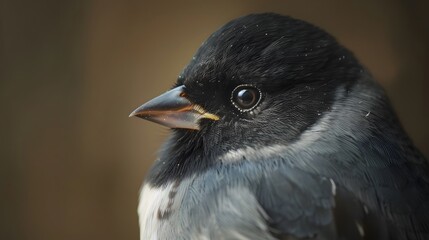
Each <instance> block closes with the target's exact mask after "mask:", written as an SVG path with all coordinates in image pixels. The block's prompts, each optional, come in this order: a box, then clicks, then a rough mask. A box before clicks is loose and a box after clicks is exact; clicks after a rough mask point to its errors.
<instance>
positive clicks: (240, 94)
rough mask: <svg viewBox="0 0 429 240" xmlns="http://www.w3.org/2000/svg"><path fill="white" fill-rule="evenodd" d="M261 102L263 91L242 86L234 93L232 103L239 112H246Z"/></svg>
mask: <svg viewBox="0 0 429 240" xmlns="http://www.w3.org/2000/svg"><path fill="white" fill-rule="evenodd" d="M260 100H261V91H259V89H257V88H255V87H253V86H248V85H241V86H238V87H236V88H235V89H234V91H232V96H231V101H232V103H233V104H234V106H235V107H237V108H238V110H240V111H243V112H246V111H250V110H252V109H253V108H255V107H256V105H258V103H259V101H260Z"/></svg>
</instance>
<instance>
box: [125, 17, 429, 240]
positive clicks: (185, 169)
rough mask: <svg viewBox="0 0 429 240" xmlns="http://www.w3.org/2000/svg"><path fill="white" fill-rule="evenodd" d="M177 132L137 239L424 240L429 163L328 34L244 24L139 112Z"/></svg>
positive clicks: (289, 25)
mask: <svg viewBox="0 0 429 240" xmlns="http://www.w3.org/2000/svg"><path fill="white" fill-rule="evenodd" d="M131 116H137V117H141V118H143V119H147V120H150V121H153V122H156V123H159V124H162V125H165V126H167V127H169V128H171V129H172V131H171V132H172V133H171V136H170V138H169V139H168V140H167V142H166V143H165V144H164V146H163V147H162V150H161V152H160V154H159V158H158V160H156V162H155V163H154V165H153V167H152V169H151V170H150V172H149V174H148V176H147V178H146V180H145V183H144V185H143V187H142V192H141V198H140V203H139V209H138V213H139V217H140V228H141V239H142V240H154V239H159V240H164V239H168V240H170V239H183V240H189V239H319V240H321V239H326V240H328V239H330V240H332V239H343V240H352V239H377V240H383V239H429V167H428V163H427V162H426V159H425V158H424V157H423V156H422V154H421V153H420V152H419V151H418V150H417V149H416V148H415V147H414V145H413V144H412V143H411V141H410V139H409V138H408V137H407V135H406V133H405V132H404V131H403V129H402V128H401V126H400V124H399V122H398V120H397V117H396V116H395V113H394V112H393V110H392V107H391V106H390V103H389V102H388V100H387V97H386V95H385V93H384V91H383V90H382V89H381V88H380V86H379V85H378V84H377V83H375V82H374V80H373V79H372V77H371V75H370V74H369V73H368V72H367V71H366V70H365V68H364V67H362V65H360V64H359V62H358V61H357V60H356V58H355V57H354V56H353V55H352V54H351V53H350V52H349V51H348V50H347V49H345V48H344V47H342V46H341V45H339V44H338V43H337V42H336V40H335V39H334V38H333V37H332V36H330V35H329V34H328V33H326V32H324V31H323V30H321V29H319V28H317V27H315V26H313V25H311V24H309V23H306V22H303V21H300V20H296V19H293V18H290V17H286V16H281V15H277V14H271V13H267V14H252V15H248V16H245V17H241V18H238V19H235V20H233V21H231V22H229V23H227V24H226V25H225V26H223V27H222V28H220V29H219V30H217V31H216V32H214V33H213V34H212V35H211V36H210V37H209V38H208V39H207V41H206V42H205V43H204V44H203V45H202V46H201V47H200V49H199V50H198V52H197V53H196V54H195V57H194V58H193V59H192V61H191V62H190V63H189V65H188V66H187V67H186V68H185V69H184V71H183V72H182V73H181V74H180V76H179V78H178V80H177V83H176V85H175V87H174V88H172V89H171V90H170V91H168V92H166V93H164V94H162V95H160V96H159V97H156V98H154V99H153V100H150V101H149V102H147V103H145V104H144V105H142V106H141V107H139V108H137V109H136V110H135V111H134V112H133V113H131Z"/></svg>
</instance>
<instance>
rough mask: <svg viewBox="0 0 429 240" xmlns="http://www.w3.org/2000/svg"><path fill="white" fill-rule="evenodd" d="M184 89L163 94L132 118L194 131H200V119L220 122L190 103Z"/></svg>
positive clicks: (137, 110)
mask: <svg viewBox="0 0 429 240" xmlns="http://www.w3.org/2000/svg"><path fill="white" fill-rule="evenodd" d="M184 89H185V86H183V85H182V86H179V87H176V88H174V89H172V90H170V91H168V92H166V93H164V94H161V95H160V96H158V97H156V98H154V99H152V100H150V101H149V102H147V103H145V104H143V105H141V106H140V107H138V108H137V109H136V110H134V111H133V112H132V113H131V114H130V117H133V116H136V117H139V118H143V119H146V120H149V121H152V122H156V123H159V124H161V125H164V126H167V127H169V128H186V129H194V130H199V129H200V125H199V120H200V119H203V118H206V119H211V120H214V121H217V120H219V117H218V116H216V115H214V114H211V113H208V112H206V111H205V110H204V108H203V107H201V106H200V105H197V104H193V103H192V102H191V101H189V100H188V99H187V98H186V94H185V92H184Z"/></svg>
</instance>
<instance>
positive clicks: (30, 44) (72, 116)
mask: <svg viewBox="0 0 429 240" xmlns="http://www.w3.org/2000/svg"><path fill="white" fill-rule="evenodd" d="M427 3H428V1H425V0H380V1H372V0H355V1H339V0H338V1H333V0H332V1H299V0H296V1H286V0H283V1H272V0H270V1H268V0H265V1H260V0H253V1H220V0H217V1H144V0H134V1H132V0H126V1H101V0H99V1H97V0H88V1H84V0H75V1H55V0H41V1H30V0H14V1H12V0H10V1H7V0H6V1H5V0H3V2H2V3H1V5H0V9H1V35H0V36H1V38H0V43H1V47H2V48H1V52H0V56H1V70H0V71H1V82H0V106H1V117H0V126H1V127H2V129H1V134H0V136H1V138H0V150H1V152H0V153H1V155H0V164H1V165H0V174H1V175H0V176H1V179H0V187H1V188H0V191H1V192H0V193H1V195H0V206H1V213H0V217H1V218H0V239H5V240H9V239H32V240H39V239H40V240H50V239H67V240H68V239H92V240H94V239H103V240H110V239H112V240H113V239H138V224H137V214H136V208H137V197H138V190H139V186H140V184H141V181H142V179H143V176H144V174H145V172H146V170H147V168H148V166H149V165H151V163H152V161H153V160H154V158H155V156H156V151H157V148H158V146H159V144H160V142H161V141H162V139H163V138H164V137H165V136H166V135H167V133H168V131H167V130H166V129H165V128H163V127H160V126H158V125H156V124H153V123H149V122H145V121H142V120H139V119H137V118H133V119H129V118H128V114H129V113H130V112H131V111H132V110H133V109H134V108H135V107H137V106H139V105H140V104H141V103H143V102H144V101H146V100H148V99H149V98H151V97H153V96H156V95H157V94H159V93H161V92H163V91H165V90H167V89H168V88H169V87H170V86H171V85H172V83H173V82H174V81H175V79H176V77H177V75H178V73H179V72H180V71H181V69H182V68H183V67H184V66H185V65H186V64H187V62H188V60H189V59H190V58H191V57H192V55H193V53H194V52H195V51H196V49H197V48H198V47H199V46H200V44H201V42H202V41H203V40H204V39H205V38H206V37H207V36H208V35H209V34H210V33H211V32H213V31H214V30H216V29H217V28H219V27H220V26H221V25H222V24H224V23H225V22H226V21H228V20H231V19H233V18H235V17H238V16H242V15H245V14H248V13H252V12H265V11H274V12H278V13H283V14H287V15H291V16H294V17H297V18H301V19H304V20H308V21H310V22H312V23H314V24H316V25H319V26H321V27H323V28H325V29H326V30H328V31H329V32H331V33H332V34H333V35H334V36H336V37H337V38H338V39H339V41H340V42H342V43H343V44H344V45H346V46H347V47H349V48H350V49H351V50H352V51H353V52H355V54H356V55H357V57H358V58H359V59H360V60H361V62H363V63H364V64H365V65H366V66H367V67H368V68H369V69H370V70H371V71H372V73H373V74H374V75H375V77H376V78H377V79H378V81H380V82H381V83H382V84H383V85H384V87H385V88H386V89H387V92H388V94H389V96H390V97H391V99H392V102H393V104H394V106H395V108H396V110H397V112H398V114H399V115H400V118H401V120H402V122H403V124H404V125H405V128H406V130H407V131H408V133H409V134H410V135H411V137H412V138H413V139H414V141H415V143H416V144H417V145H418V146H419V147H420V149H421V150H422V151H423V152H424V153H425V155H426V156H429V126H428V123H429V111H428V110H429V109H428V106H427V103H428V102H429V94H428V91H429V81H428V80H429V79H428V78H429V17H428V16H429V15H428V14H427V12H428V11H427V10H428V9H429V8H428V5H429V4H427Z"/></svg>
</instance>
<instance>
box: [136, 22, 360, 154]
mask: <svg viewBox="0 0 429 240" xmlns="http://www.w3.org/2000/svg"><path fill="white" fill-rule="evenodd" d="M360 71H361V67H360V65H359V64H358V63H357V62H356V60H355V58H354V57H353V56H352V54H350V53H349V52H348V51H347V50H346V49H344V48H343V47H341V46H340V45H339V44H338V43H337V42H336V41H335V39H334V38H333V37H332V36H330V35H329V34H327V33H326V32H324V31H323V30H321V29H319V28H317V27H315V26H313V25H311V24H308V23H306V22H303V21H300V20H296V19H293V18H290V17H286V16H280V15H277V14H253V15H248V16H245V17H241V18H238V19H236V20H233V21H231V22H229V23H227V24H226V25H225V26H223V27H222V28H220V29H219V30H218V31H216V32H215V33H213V34H212V35H211V36H210V37H209V38H208V39H207V41H206V42H204V43H203V45H202V46H201V47H200V49H199V50H198V51H197V53H196V54H195V56H194V57H193V59H192V60H191V62H190V63H189V65H188V66H187V67H186V68H185V69H184V70H183V72H182V73H181V74H180V76H179V77H178V80H177V83H176V84H175V87H174V88H173V89H172V90H170V91H168V92H166V93H164V94H162V95H161V96H159V97H156V98H154V99H153V100H150V101H149V102H147V103H146V104H144V105H142V106H141V107H139V108H137V109H136V110H135V111H134V112H133V113H132V114H131V115H132V116H138V117H141V118H143V119H147V120H150V121H153V122H157V123H160V124H162V125H165V126H167V127H170V128H172V129H175V135H174V136H175V138H176V141H173V142H172V144H174V143H177V141H187V144H185V145H186V146H191V145H198V147H201V148H204V149H205V151H206V152H208V151H207V149H210V151H211V152H213V151H222V152H224V151H228V150H234V149H238V148H240V147H242V146H243V145H245V146H255V145H262V144H263V145H267V144H289V143H291V142H293V141H294V140H295V139H297V138H299V136H300V134H302V133H303V132H304V131H305V130H306V129H307V128H309V127H310V126H312V125H313V124H315V123H316V122H317V121H318V120H319V119H320V118H321V117H322V116H323V115H324V114H325V113H326V112H328V111H330V107H331V106H332V103H333V101H334V100H335V98H336V91H337V90H338V88H339V87H343V88H347V86H348V85H351V84H353V82H354V81H355V80H356V79H357V77H358V76H357V75H358V74H357V73H359V72H360ZM196 142H198V144H196ZM194 150H195V149H194Z"/></svg>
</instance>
